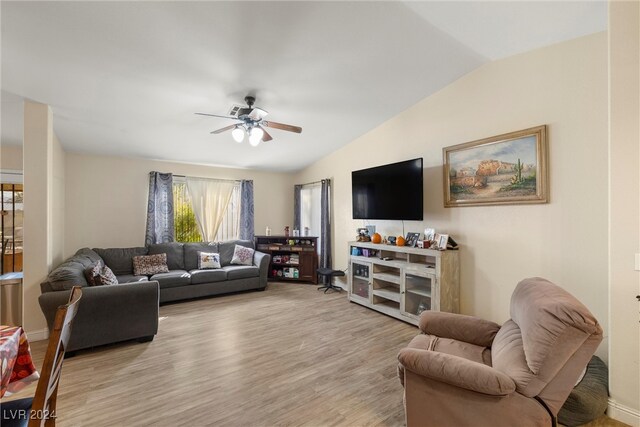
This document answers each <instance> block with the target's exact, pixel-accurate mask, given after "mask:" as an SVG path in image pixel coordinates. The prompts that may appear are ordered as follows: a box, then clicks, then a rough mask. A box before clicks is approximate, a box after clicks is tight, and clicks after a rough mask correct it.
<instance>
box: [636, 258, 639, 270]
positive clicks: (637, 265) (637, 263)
mask: <svg viewBox="0 0 640 427" xmlns="http://www.w3.org/2000/svg"><path fill="white" fill-rule="evenodd" d="M636 271H640V254H636Z"/></svg>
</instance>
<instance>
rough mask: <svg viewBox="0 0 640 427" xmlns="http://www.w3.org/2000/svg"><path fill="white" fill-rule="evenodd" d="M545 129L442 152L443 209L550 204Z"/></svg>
mask: <svg viewBox="0 0 640 427" xmlns="http://www.w3.org/2000/svg"><path fill="white" fill-rule="evenodd" d="M547 145H548V143H547V126H546V125H542V126H537V127H533V128H529V129H524V130H519V131H516V132H510V133H506V134H502V135H497V136H492V137H489V138H485V139H480V140H477V141H471V142H466V143H464V144H458V145H453V146H450V147H445V148H443V149H442V155H443V162H444V167H443V171H444V206H445V207H446V208H451V207H460V206H487V205H508V204H530V203H548V202H549V182H548V181H549V180H548V177H547V174H548V169H547V152H548V148H547Z"/></svg>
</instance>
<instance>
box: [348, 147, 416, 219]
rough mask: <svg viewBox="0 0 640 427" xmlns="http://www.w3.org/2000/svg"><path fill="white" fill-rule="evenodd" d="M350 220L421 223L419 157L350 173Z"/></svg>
mask: <svg viewBox="0 0 640 427" xmlns="http://www.w3.org/2000/svg"><path fill="white" fill-rule="evenodd" d="M351 190H352V193H351V195H352V198H353V219H397V220H415V221H422V215H423V211H424V209H423V206H422V157H420V158H418V159H413V160H406V161H404V162H398V163H392V164H388V165H384V166H378V167H375V168H369V169H362V170H359V171H354V172H351Z"/></svg>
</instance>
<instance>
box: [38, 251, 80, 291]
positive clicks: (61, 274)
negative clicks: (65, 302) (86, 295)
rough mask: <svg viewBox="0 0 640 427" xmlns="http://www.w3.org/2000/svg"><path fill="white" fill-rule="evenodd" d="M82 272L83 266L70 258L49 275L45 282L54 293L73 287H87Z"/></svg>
mask: <svg viewBox="0 0 640 427" xmlns="http://www.w3.org/2000/svg"><path fill="white" fill-rule="evenodd" d="M84 270H85V266H84V264H83V263H82V262H80V261H78V260H74V258H73V257H71V258H69V259H68V260H66V261H65V262H63V263H62V264H60V265H59V266H58V267H57V268H55V269H54V270H53V271H52V272H51V273H49V276H48V277H47V280H48V281H49V283H50V284H51V288H52V289H53V290H54V291H67V290H69V289H71V288H72V287H74V286H88V283H87V279H86V278H85V276H84Z"/></svg>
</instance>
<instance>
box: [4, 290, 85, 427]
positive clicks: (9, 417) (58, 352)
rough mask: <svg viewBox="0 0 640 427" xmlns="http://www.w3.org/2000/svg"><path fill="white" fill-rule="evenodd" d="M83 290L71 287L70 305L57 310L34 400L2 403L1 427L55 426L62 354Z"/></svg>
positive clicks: (67, 341)
mask: <svg viewBox="0 0 640 427" xmlns="http://www.w3.org/2000/svg"><path fill="white" fill-rule="evenodd" d="M81 297H82V288H81V287H80V286H74V287H73V289H72V290H71V295H70V297H69V303H67V304H65V305H61V306H60V307H58V311H57V312H56V318H55V320H54V322H53V330H52V331H50V334H49V344H48V345H47V352H46V353H45V356H44V362H43V363H42V369H41V371H40V379H39V380H38V386H37V387H36V393H35V395H34V396H33V398H31V397H28V398H24V399H17V400H12V401H9V402H4V403H2V423H1V424H2V426H3V427H14V426H28V427H36V426H45V427H50V426H55V425H56V417H57V415H58V414H57V413H56V400H57V395H58V384H59V382H60V375H61V374H62V362H63V360H64V353H65V350H66V348H67V344H68V343H69V337H70V336H71V325H72V323H73V319H74V317H75V316H76V313H77V312H78V305H79V302H80V298H81Z"/></svg>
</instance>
